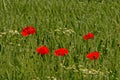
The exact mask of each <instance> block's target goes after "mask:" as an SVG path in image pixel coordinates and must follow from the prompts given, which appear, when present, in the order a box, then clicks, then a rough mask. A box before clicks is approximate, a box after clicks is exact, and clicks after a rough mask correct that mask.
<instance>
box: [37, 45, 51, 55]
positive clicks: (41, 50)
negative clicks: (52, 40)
mask: <svg viewBox="0 0 120 80" xmlns="http://www.w3.org/2000/svg"><path fill="white" fill-rule="evenodd" d="M36 51H37V52H38V54H41V55H45V54H48V53H49V49H48V48H47V47H46V46H40V47H38V48H37V49H36Z"/></svg>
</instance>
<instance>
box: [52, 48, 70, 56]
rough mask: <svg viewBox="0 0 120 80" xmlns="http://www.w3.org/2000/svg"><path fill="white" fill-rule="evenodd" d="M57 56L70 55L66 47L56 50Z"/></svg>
mask: <svg viewBox="0 0 120 80" xmlns="http://www.w3.org/2000/svg"><path fill="white" fill-rule="evenodd" d="M54 54H55V56H64V55H68V50H67V49H66V48H59V49H57V50H55V52H54Z"/></svg>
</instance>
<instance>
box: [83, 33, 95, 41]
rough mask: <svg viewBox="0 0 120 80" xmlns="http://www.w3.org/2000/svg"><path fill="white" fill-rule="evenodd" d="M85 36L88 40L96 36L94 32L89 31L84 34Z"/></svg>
mask: <svg viewBox="0 0 120 80" xmlns="http://www.w3.org/2000/svg"><path fill="white" fill-rule="evenodd" d="M83 38H84V40H88V39H91V38H94V34H93V33H91V32H89V33H88V34H86V35H84V36H83Z"/></svg>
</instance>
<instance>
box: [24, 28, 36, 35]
mask: <svg viewBox="0 0 120 80" xmlns="http://www.w3.org/2000/svg"><path fill="white" fill-rule="evenodd" d="M35 32H36V29H35V28H34V27H32V26H27V27H25V28H24V29H23V30H22V36H28V35H30V34H34V33H35Z"/></svg>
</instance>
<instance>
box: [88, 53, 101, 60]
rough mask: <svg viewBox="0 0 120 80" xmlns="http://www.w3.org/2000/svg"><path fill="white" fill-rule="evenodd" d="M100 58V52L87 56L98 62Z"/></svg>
mask: <svg viewBox="0 0 120 80" xmlns="http://www.w3.org/2000/svg"><path fill="white" fill-rule="evenodd" d="M99 56H100V53H99V52H90V53H88V54H87V58H89V59H90V60H96V59H98V58H99Z"/></svg>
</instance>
